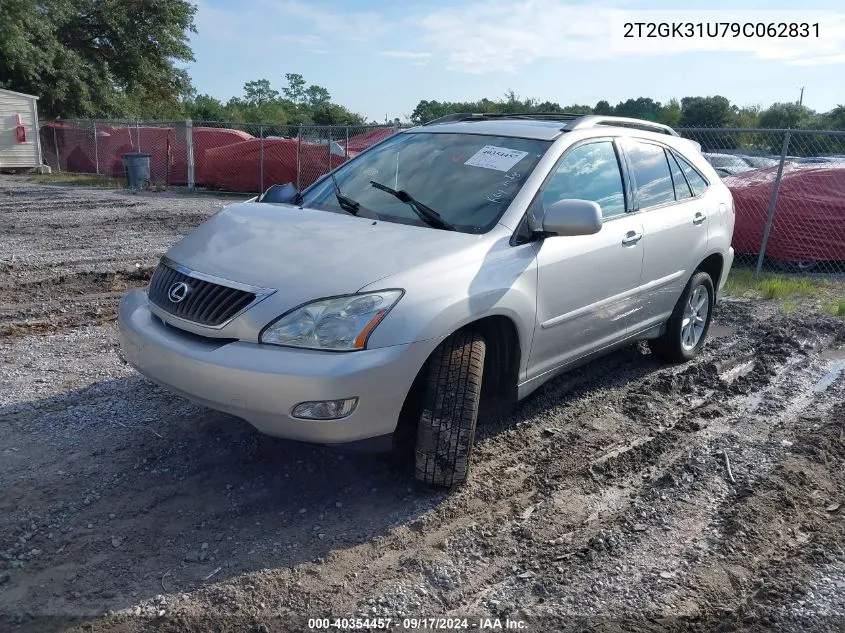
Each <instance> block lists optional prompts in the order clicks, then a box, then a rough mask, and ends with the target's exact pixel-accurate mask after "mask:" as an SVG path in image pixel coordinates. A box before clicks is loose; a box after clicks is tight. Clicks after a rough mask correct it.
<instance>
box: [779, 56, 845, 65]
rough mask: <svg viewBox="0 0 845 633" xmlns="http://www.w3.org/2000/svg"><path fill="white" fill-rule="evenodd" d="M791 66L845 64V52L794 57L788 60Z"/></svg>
mask: <svg viewBox="0 0 845 633" xmlns="http://www.w3.org/2000/svg"><path fill="white" fill-rule="evenodd" d="M787 64H789V65H790V66H822V65H824V64H845V54H842V55H821V56H819V57H807V58H805V59H793V60H790V61H788V62H787Z"/></svg>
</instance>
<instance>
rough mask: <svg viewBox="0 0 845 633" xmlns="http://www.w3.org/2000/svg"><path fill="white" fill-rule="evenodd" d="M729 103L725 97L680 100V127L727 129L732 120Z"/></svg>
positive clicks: (685, 98)
mask: <svg viewBox="0 0 845 633" xmlns="http://www.w3.org/2000/svg"><path fill="white" fill-rule="evenodd" d="M733 114H734V113H733V110H732V109H731V102H730V101H728V100H727V99H726V98H725V97H721V96H718V95H717V96H715V97H684V98H683V99H681V118H680V121H679V124H680V126H681V127H727V126H728V125H729V124H730V123H731V122H732V120H733Z"/></svg>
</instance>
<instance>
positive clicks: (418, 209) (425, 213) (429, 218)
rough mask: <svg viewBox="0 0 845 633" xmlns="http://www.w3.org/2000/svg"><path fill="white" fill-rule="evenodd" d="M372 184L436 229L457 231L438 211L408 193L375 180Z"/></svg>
mask: <svg viewBox="0 0 845 633" xmlns="http://www.w3.org/2000/svg"><path fill="white" fill-rule="evenodd" d="M370 184H371V185H372V186H373V187H375V188H376V189H381V190H382V191H385V192H387V193H389V194H390V195H391V196H394V197H396V198H397V199H398V200H400V201H401V202H404V203H405V204H407V205H408V206H409V207H411V209H413V210H414V212H415V213H416V214H417V215H418V216H419V217H420V219H421V220H422V221H423V222H425V223H426V224H428V225H429V226H433V227H434V228H436V229H446V230H447V231H457V230H458V229H457V227H455V225H454V224H452V223H451V222H447V221H446V220H444V219H443V218H442V217H441V216H440V214H439V213H437V211H435V210H434V209H432V208H431V207H428V206H426V205H424V204H423V203H422V202H420V201H419V200H417V199H416V198H414V197H413V196H412V195H411V194H409V193H408V192H407V191H396V189H392V188H390V187H388V186H387V185H383V184H381V183H379V182H376V181H374V180H371V181H370Z"/></svg>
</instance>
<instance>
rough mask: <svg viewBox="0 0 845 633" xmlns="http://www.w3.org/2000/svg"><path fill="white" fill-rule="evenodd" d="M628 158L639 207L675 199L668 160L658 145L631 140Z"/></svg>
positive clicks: (642, 207)
mask: <svg viewBox="0 0 845 633" xmlns="http://www.w3.org/2000/svg"><path fill="white" fill-rule="evenodd" d="M628 158H629V160H630V161H631V171H632V172H633V175H634V182H635V184H636V186H637V202H638V206H639V208H640V209H646V208H648V207H653V206H656V205H658V204H664V203H666V202H674V201H675V187H674V186H673V185H672V174H671V173H670V172H669V161H668V160H667V159H666V153H665V152H664V151H663V148H662V147H660V146H659V145H652V144H651V143H641V142H639V141H631V142H630V143H629V144H628Z"/></svg>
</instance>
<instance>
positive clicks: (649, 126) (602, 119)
mask: <svg viewBox="0 0 845 633" xmlns="http://www.w3.org/2000/svg"><path fill="white" fill-rule="evenodd" d="M598 125H612V126H616V127H630V128H635V129H638V130H644V131H647V132H657V133H659V134H668V135H670V136H680V134H678V133H677V132H676V131H675V130H673V129H672V128H671V127H669V126H668V125H663V124H662V123H654V122H652V121H646V120H644V119H631V118H629V117H622V116H602V115H595V114H591V115H587V116H582V117H581V118H579V119H578V120H577V121H575V122H573V123H572V124H571V125H568V126H567V129H568V130H575V129H578V128H585V127H596V126H598Z"/></svg>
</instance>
